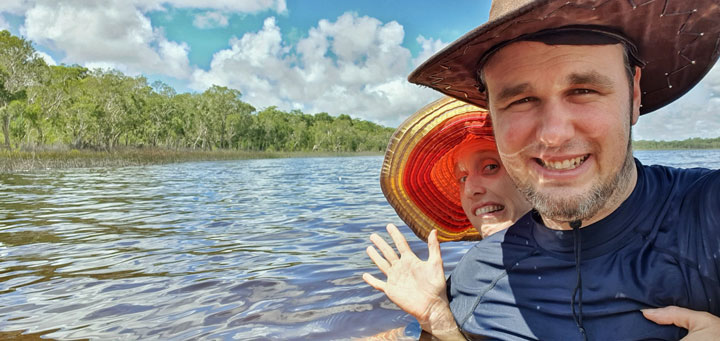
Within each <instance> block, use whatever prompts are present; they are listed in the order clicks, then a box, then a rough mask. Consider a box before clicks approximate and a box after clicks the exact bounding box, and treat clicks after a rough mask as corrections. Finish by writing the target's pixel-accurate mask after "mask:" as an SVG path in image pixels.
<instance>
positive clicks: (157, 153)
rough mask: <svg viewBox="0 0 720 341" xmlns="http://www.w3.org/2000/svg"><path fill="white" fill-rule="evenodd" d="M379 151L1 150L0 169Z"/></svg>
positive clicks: (23, 170) (39, 168)
mask: <svg viewBox="0 0 720 341" xmlns="http://www.w3.org/2000/svg"><path fill="white" fill-rule="evenodd" d="M362 155H382V153H372V152H358V153H345V152H343V153H329V152H249V151H228V150H215V151H198V150H163V149H126V150H116V151H110V152H107V151H94V150H75V149H73V150H35V151H19V150H11V151H8V150H0V173H17V172H28V171H35V170H47V169H60V168H87V167H123V166H138V165H151V164H165V163H175V162H187V161H216V160H244V159H270V158H287V157H324V156H362Z"/></svg>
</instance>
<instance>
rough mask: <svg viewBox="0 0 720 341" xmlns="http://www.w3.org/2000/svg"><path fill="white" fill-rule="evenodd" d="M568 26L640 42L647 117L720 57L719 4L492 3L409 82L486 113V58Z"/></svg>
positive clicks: (637, 0) (617, 0) (650, 0)
mask: <svg viewBox="0 0 720 341" xmlns="http://www.w3.org/2000/svg"><path fill="white" fill-rule="evenodd" d="M568 26H584V27H602V28H604V29H607V30H610V31H613V32H617V33H619V34H621V35H623V36H625V37H626V38H627V39H628V40H630V41H631V42H632V43H634V44H635V46H636V47H637V49H638V52H639V58H640V59H641V60H642V61H644V62H645V66H644V68H643V71H642V77H641V81H640V87H641V89H642V107H641V108H640V113H641V114H646V113H649V112H652V111H654V110H656V109H659V108H661V107H663V106H665V105H667V104H668V103H670V102H672V101H674V100H676V99H677V98H679V97H681V96H682V95H683V94H685V93H686V92H687V91H688V90H690V89H691V88H692V87H693V86H695V84H697V83H698V82H699V81H700V80H701V79H702V78H703V76H705V74H707V72H708V71H709V70H710V69H711V68H712V66H713V65H714V64H715V62H716V61H717V59H718V55H719V51H720V2H718V1H717V0H493V2H492V6H491V9H490V20H489V21H488V22H487V23H485V24H483V25H482V26H479V27H477V28H475V29H474V30H472V31H470V32H469V33H467V34H466V35H464V36H463V37H461V38H460V39H458V40H456V41H454V42H453V43H451V44H450V45H448V46H447V47H446V48H444V49H443V50H441V51H440V52H438V53H437V54H435V55H434V56H432V57H430V59H428V60H427V61H426V62H425V63H423V64H422V65H420V66H419V67H418V68H417V69H416V70H415V71H413V73H412V74H410V76H409V77H408V80H409V81H410V82H412V83H416V84H420V85H425V86H428V87H431V88H433V89H435V90H438V91H440V92H442V93H443V94H446V95H448V96H451V97H455V98H458V99H460V100H463V101H465V102H469V103H472V104H475V105H477V106H479V107H481V108H487V98H486V94H485V92H482V91H480V90H478V89H480V87H481V86H480V82H479V80H478V77H477V69H478V61H479V60H480V58H481V57H483V56H484V55H485V54H486V53H487V52H488V51H490V50H492V49H493V48H494V47H497V46H499V45H500V44H502V43H503V42H507V41H509V40H513V39H522V38H521V37H522V36H524V35H530V34H533V33H537V32H540V31H543V30H549V29H557V28H561V27H568Z"/></svg>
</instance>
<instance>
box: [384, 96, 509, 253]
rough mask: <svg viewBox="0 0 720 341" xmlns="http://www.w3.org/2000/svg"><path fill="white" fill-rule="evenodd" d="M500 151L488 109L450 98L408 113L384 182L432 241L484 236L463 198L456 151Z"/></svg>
mask: <svg viewBox="0 0 720 341" xmlns="http://www.w3.org/2000/svg"><path fill="white" fill-rule="evenodd" d="M468 145H472V147H473V148H474V150H477V149H484V148H487V149H492V150H495V149H497V147H496V146H495V139H494V137H493V132H492V125H491V123H490V116H489V115H488V112H487V111H485V110H484V109H480V108H478V107H476V106H474V105H471V104H467V103H465V102H462V101H459V100H456V99H453V98H450V97H445V98H441V99H439V100H437V101H435V102H433V103H431V104H429V105H427V106H425V107H424V108H422V109H420V110H419V111H418V112H416V113H415V114H413V115H412V116H410V117H408V119H407V120H405V122H403V123H402V124H401V125H400V126H399V127H398V128H397V130H396V131H395V133H394V134H393V136H392V137H391V138H390V143H389V144H388V147H387V151H386V152H385V160H384V162H383V167H382V171H381V172H380V186H381V187H382V191H383V193H384V194H385V197H386V198H387V200H388V202H389V203H390V205H391V206H392V207H393V208H394V209H395V211H396V212H397V214H398V216H400V218H401V219H402V220H403V221H405V223H406V224H407V225H408V226H409V227H410V229H412V230H413V232H415V234H416V235H417V236H418V237H420V239H422V240H424V241H427V236H428V235H429V234H430V231H432V230H433V229H437V230H438V240H439V241H441V242H444V241H459V240H479V239H482V236H481V235H480V233H479V232H478V231H477V230H476V229H475V228H474V227H473V226H472V225H471V224H470V221H469V220H468V219H467V216H466V215H465V212H464V211H463V209H462V205H461V203H460V186H459V184H458V180H457V179H456V176H455V164H456V159H457V155H456V154H457V153H458V152H459V151H460V150H461V149H464V150H468V149H467V148H463V147H465V146H468Z"/></svg>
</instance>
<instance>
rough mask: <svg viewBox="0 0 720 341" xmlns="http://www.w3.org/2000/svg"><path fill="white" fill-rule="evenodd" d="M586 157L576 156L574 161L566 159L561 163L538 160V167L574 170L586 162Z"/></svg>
mask: <svg viewBox="0 0 720 341" xmlns="http://www.w3.org/2000/svg"><path fill="white" fill-rule="evenodd" d="M587 158H588V155H583V156H578V157H576V158H574V159H567V160H563V161H543V160H542V159H538V161H539V163H540V165H542V166H543V167H545V168H547V169H552V170H570V169H575V168H577V167H578V166H580V165H581V164H582V163H583V162H585V160H587Z"/></svg>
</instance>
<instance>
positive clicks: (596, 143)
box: [409, 0, 720, 340]
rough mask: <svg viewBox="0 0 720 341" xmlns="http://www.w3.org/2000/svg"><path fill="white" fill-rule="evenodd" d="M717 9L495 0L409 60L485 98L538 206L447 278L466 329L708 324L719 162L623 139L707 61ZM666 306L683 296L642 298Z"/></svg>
mask: <svg viewBox="0 0 720 341" xmlns="http://www.w3.org/2000/svg"><path fill="white" fill-rule="evenodd" d="M718 22H720V4H718V3H717V1H712V0H694V1H689V0H684V1H671V0H665V1H659V0H658V1H655V0H642V1H640V0H634V1H633V0H575V1H567V0H536V1H531V0H523V1H509V0H508V1H501V0H494V1H493V4H492V8H491V13H490V21H489V22H488V23H486V24H485V25H483V26H480V27H478V28H477V29H475V30H473V31H472V32H470V33H468V34H467V35H465V36H464V37H462V38H460V39H459V40H457V41H456V42H454V43H452V44H451V45H449V46H448V47H447V48H445V49H444V50H443V51H440V52H439V53H438V54H436V55H435V56H433V57H431V58H430V59H429V60H428V61H427V62H425V63H424V64H423V65H421V66H420V67H419V68H418V69H417V70H415V72H413V74H412V75H411V76H410V77H409V79H410V81H411V82H414V83H418V84H422V85H426V86H430V87H433V88H435V89H437V90H438V91H441V92H443V93H445V94H447V95H450V96H453V97H456V98H459V99H461V100H464V101H467V102H469V103H472V104H475V105H477V106H480V107H483V108H488V109H489V111H490V114H491V117H492V121H493V128H494V131H495V138H496V142H497V145H498V151H499V153H500V156H501V159H502V162H503V164H505V165H506V166H507V172H508V174H509V176H510V177H511V178H512V179H513V181H514V183H515V184H516V186H517V187H518V189H519V190H520V191H522V192H523V193H524V194H525V195H526V197H527V198H528V200H529V201H530V202H531V203H532V205H533V206H534V207H535V210H534V211H533V212H531V213H529V214H527V215H526V216H524V217H523V218H521V219H520V220H519V221H518V222H517V223H516V224H515V225H513V226H511V227H510V228H509V229H508V230H506V231H501V232H498V233H496V234H494V235H492V236H491V237H489V238H487V239H486V240H484V241H482V242H480V243H478V244H477V245H476V246H475V247H473V248H472V249H471V250H470V251H468V253H467V254H466V256H465V257H464V258H463V260H462V261H461V262H460V263H459V264H458V266H457V267H456V269H455V270H454V272H453V274H452V275H451V277H450V279H449V280H448V285H449V288H448V292H449V300H450V309H451V310H452V314H453V315H454V318H455V322H456V323H457V324H458V326H459V328H460V330H461V331H462V333H463V334H464V336H466V337H490V338H499V339H542V340H560V339H562V340H583V339H609V340H620V339H622V340H636V339H664V340H672V339H679V338H681V337H683V336H685V335H687V338H688V339H691V338H693V337H694V338H696V339H708V338H718V337H720V334H718V333H719V332H718V330H720V319H718V318H716V317H715V316H713V315H720V263H719V261H718V257H720V194H718V193H720V171H711V170H704V169H692V170H682V169H671V168H666V167H660V166H653V167H647V166H643V165H641V164H640V163H639V162H638V161H637V160H633V158H632V153H631V151H632V149H631V145H630V141H631V138H630V135H631V126H632V125H634V124H635V123H636V122H637V120H638V118H639V116H640V115H641V114H647V113H649V112H651V111H653V110H656V109H658V108H660V107H662V106H664V105H666V104H668V103H670V102H671V101H673V100H675V99H677V98H678V97H680V96H682V95H683V94H684V93H685V92H687V91H688V90H689V89H690V88H691V87H692V86H694V85H695V84H696V83H697V82H698V81H699V80H700V79H701V78H702V77H703V76H704V75H705V74H706V73H707V72H708V71H709V70H710V68H711V67H712V66H713V65H714V63H715V62H716V60H717V58H718V54H719V53H720V51H718V49H719V48H720V25H718ZM665 306H680V307H683V308H677V307H671V308H663V309H660V310H652V309H651V310H648V309H649V308H660V307H665ZM684 308H686V309H684ZM672 324H675V325H672ZM688 331H689V333H688ZM456 335H457V334H456Z"/></svg>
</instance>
